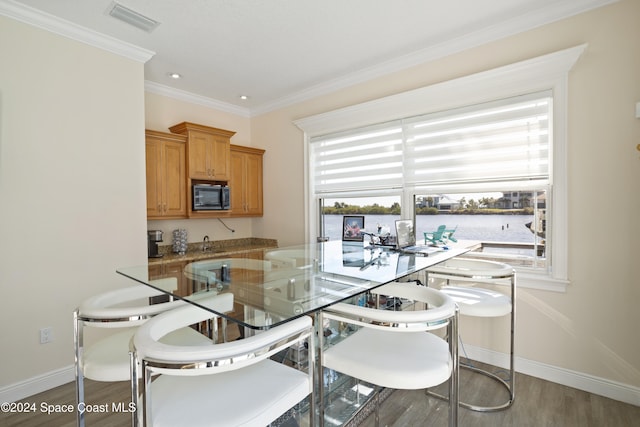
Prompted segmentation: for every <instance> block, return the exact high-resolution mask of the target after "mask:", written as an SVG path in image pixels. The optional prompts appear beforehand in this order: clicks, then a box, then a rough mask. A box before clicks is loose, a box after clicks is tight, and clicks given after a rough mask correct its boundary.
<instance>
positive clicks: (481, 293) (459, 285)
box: [426, 258, 516, 412]
mask: <svg viewBox="0 0 640 427" xmlns="http://www.w3.org/2000/svg"><path fill="white" fill-rule="evenodd" d="M426 273H427V277H428V280H427V283H429V284H431V283H430V281H432V279H437V278H440V279H443V280H445V281H446V283H445V285H443V286H442V287H441V289H440V290H441V291H442V292H444V293H446V294H447V295H449V296H451V298H453V300H454V301H455V302H456V303H457V304H458V307H459V309H460V315H461V316H471V317H502V316H505V315H507V314H511V331H510V351H509V367H508V375H509V377H508V379H507V380H506V381H505V380H504V379H503V378H501V377H500V376H498V375H497V374H496V373H494V372H490V371H487V370H486V369H481V368H479V367H477V366H473V365H471V364H467V363H461V367H462V368H465V369H469V370H472V371H474V372H477V373H480V374H482V375H485V376H487V377H489V378H492V379H493V380H495V381H497V382H498V383H500V384H502V385H503V386H504V387H505V388H506V390H507V392H508V393H509V397H508V399H507V400H506V401H505V402H504V403H502V404H499V405H495V406H481V405H474V404H471V403H468V402H463V401H461V402H460V405H461V406H463V407H465V408H468V409H471V410H474V411H480V412H490V411H498V410H502V409H506V408H508V407H510V406H511V405H512V404H513V401H514V399H515V385H514V381H515V370H514V366H513V361H514V331H515V312H516V309H515V301H516V288H515V285H516V273H515V270H514V269H513V267H511V266H510V265H507V264H504V263H500V262H494V261H485V260H476V259H467V258H452V259H450V260H447V261H445V262H443V263H441V264H436V265H435V266H433V267H430V268H428V269H427V270H426ZM452 282H456V286H454V285H451V283H452ZM483 284H485V285H486V284H508V285H510V287H511V297H509V296H507V295H504V294H502V293H500V292H496V291H493V290H490V289H485V288H482V287H481V286H482V285H483ZM429 394H431V395H434V396H437V397H441V398H444V396H441V395H438V394H436V393H433V392H430V393H429Z"/></svg>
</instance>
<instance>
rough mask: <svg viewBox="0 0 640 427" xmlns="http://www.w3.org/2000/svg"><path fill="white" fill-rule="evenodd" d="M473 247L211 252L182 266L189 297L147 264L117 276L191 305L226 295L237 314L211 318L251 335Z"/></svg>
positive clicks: (346, 245)
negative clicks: (424, 250) (408, 251)
mask: <svg viewBox="0 0 640 427" xmlns="http://www.w3.org/2000/svg"><path fill="white" fill-rule="evenodd" d="M478 245H479V243H478V242H475V241H459V242H457V243H451V244H450V245H448V246H447V249H444V248H442V249H441V250H439V251H436V252H432V253H430V254H429V256H422V255H419V254H405V253H402V252H399V251H396V250H394V249H391V248H387V247H381V246H373V247H367V246H366V244H363V243H362V242H341V241H328V242H319V243H311V244H304V245H297V246H287V247H282V248H276V249H265V250H264V251H262V252H257V253H256V252H252V253H251V255H250V256H248V255H234V256H233V257H229V256H226V257H219V258H217V257H216V255H215V253H212V258H209V259H204V260H199V261H194V262H192V263H188V264H186V265H185V266H184V269H183V274H184V277H186V278H187V279H188V280H189V281H190V282H191V283H190V284H189V286H188V292H184V289H182V292H178V290H177V289H175V288H171V287H168V288H167V287H166V286H163V285H161V283H162V281H161V280H158V279H162V278H164V277H165V276H164V275H163V274H162V273H156V272H155V269H152V268H149V266H147V265H141V266H132V267H123V268H118V269H117V270H116V271H117V273H119V274H121V275H123V276H125V277H128V278H130V279H132V280H134V281H136V282H138V283H142V284H144V285H147V286H151V287H153V288H156V289H158V290H159V291H161V292H163V293H166V294H167V295H169V296H171V297H173V298H175V299H182V300H185V301H187V302H190V303H191V304H194V305H198V299H200V298H201V297H202V295H203V294H205V293H208V294H209V295H211V293H214V294H215V293H232V294H233V296H234V303H235V304H236V305H238V306H240V308H241V309H238V310H234V311H232V312H227V313H215V312H214V314H216V315H218V316H220V317H221V318H223V319H226V320H227V321H231V322H234V323H237V324H238V325H240V326H242V327H245V328H247V329H250V330H263V329H268V328H271V327H274V326H277V325H279V324H282V323H284V322H287V321H290V320H293V319H295V318H297V317H300V316H304V315H309V314H314V313H316V312H318V311H319V310H322V309H323V308H326V307H328V306H330V305H332V304H335V303H337V302H341V301H345V300H348V299H349V298H352V297H355V296H358V295H363V294H365V293H366V292H367V291H370V290H372V289H374V288H376V287H378V286H381V285H384V284H386V283H389V282H392V281H394V280H399V279H402V278H404V277H407V276H410V275H412V274H416V273H420V272H421V271H422V270H424V269H426V268H428V267H431V266H433V265H435V264H438V263H440V262H443V261H446V260H447V259H450V258H453V257H456V256H458V255H461V254H464V253H466V252H468V251H470V250H472V249H474V248H476V247H478ZM200 307H201V308H203V309H205V310H210V309H209V308H207V307H206V306H204V305H203V306H200Z"/></svg>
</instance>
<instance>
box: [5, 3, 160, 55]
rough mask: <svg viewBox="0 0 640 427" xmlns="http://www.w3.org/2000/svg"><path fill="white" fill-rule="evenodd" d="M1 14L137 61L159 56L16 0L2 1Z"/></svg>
mask: <svg viewBox="0 0 640 427" xmlns="http://www.w3.org/2000/svg"><path fill="white" fill-rule="evenodd" d="M0 15H4V16H6V17H8V18H12V19H15V20H17V21H20V22H23V23H25V24H29V25H32V26H34V27H38V28H40V29H43V30H46V31H49V32H52V33H55V34H58V35H60V36H63V37H67V38H69V39H72V40H75V41H78V42H81V43H85V44H88V45H90V46H93V47H97V48H99V49H103V50H106V51H108V52H111V53H115V54H116V55H120V56H123V57H125V58H128V59H132V60H134V61H138V62H142V63H145V62H147V61H148V60H149V59H151V58H152V57H153V56H154V55H155V52H153V51H151V50H148V49H144V48H141V47H139V46H135V45H133V44H131V43H127V42H124V41H122V40H118V39H116V38H114V37H111V36H107V35H105V34H101V33H98V32H97V31H93V30H90V29H88V28H85V27H82V26H80V25H77V24H74V23H73V22H70V21H67V20H64V19H60V18H58V17H56V16H53V15H51V14H48V13H46V12H43V11H41V10H38V9H34V8H32V7H30V6H26V5H24V4H22V3H18V2H15V1H13V0H0Z"/></svg>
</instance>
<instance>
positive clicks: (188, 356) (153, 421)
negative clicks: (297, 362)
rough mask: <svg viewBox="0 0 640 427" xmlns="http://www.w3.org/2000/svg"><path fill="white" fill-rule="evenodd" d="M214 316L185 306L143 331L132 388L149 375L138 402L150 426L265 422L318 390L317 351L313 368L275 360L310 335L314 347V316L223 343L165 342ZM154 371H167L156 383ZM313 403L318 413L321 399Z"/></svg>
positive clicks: (222, 298) (216, 300)
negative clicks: (315, 381) (315, 379)
mask: <svg viewBox="0 0 640 427" xmlns="http://www.w3.org/2000/svg"><path fill="white" fill-rule="evenodd" d="M229 296H230V295H229V294H221V295H218V296H214V297H212V298H210V299H208V300H207V301H206V302H203V301H200V302H199V304H201V305H205V304H206V305H207V306H209V307H210V308H213V309H214V310H224V306H225V305H228V304H230V303H232V302H233V301H232V300H230V299H229V298H228V297H229ZM221 306H222V308H221ZM212 316H213V314H212V313H211V312H209V311H206V310H203V309H201V308H199V307H195V306H188V307H181V308H178V309H176V310H172V311H170V312H167V313H163V314H161V315H159V316H156V317H154V318H153V319H151V320H150V321H149V322H147V323H145V324H144V325H143V326H141V327H140V329H139V330H138V331H137V332H136V334H135V336H134V339H133V353H132V363H131V367H132V375H131V378H132V389H135V388H136V387H137V384H138V381H139V380H141V385H142V390H141V393H137V392H136V396H139V395H140V400H139V401H138V403H137V405H136V407H137V408H138V410H141V412H142V414H141V419H142V420H143V421H144V425H145V426H155V427H159V426H168V427H175V426H178V425H183V426H190V427H197V426H212V425H215V426H251V427H254V426H265V425H267V424H270V423H271V422H273V421H274V420H276V419H278V417H280V416H282V415H283V414H285V413H287V412H288V411H289V410H290V409H291V408H293V407H294V406H295V405H297V404H298V403H300V402H301V401H302V400H304V399H305V398H306V397H307V396H309V395H310V394H312V390H313V380H312V379H313V355H312V354H311V355H310V357H309V358H308V367H307V369H308V371H307V372H303V371H300V370H298V369H296V368H295V367H291V366H287V365H285V364H283V363H278V362H276V361H274V360H271V359H270V357H271V356H273V355H275V354H276V353H279V352H280V351H283V350H285V349H287V348H288V347H290V346H292V345H294V344H296V345H300V344H301V343H302V342H303V340H305V339H309V340H310V348H313V343H314V341H313V328H312V322H311V318H310V317H308V316H303V317H300V318H297V319H295V320H292V321H290V322H287V323H284V324H282V325H279V326H277V327H274V328H272V329H268V330H266V331H263V332H261V333H259V334H256V335H254V336H251V337H248V338H245V339H241V340H237V341H232V342H228V343H222V344H215V345H212V344H209V345H201V346H197V347H184V346H176V345H169V344H164V343H161V342H159V340H160V339H161V338H162V337H164V336H166V335H167V334H169V333H171V332H173V331H174V330H176V329H177V328H181V327H184V326H187V325H190V324H193V323H197V322H201V321H204V320H206V319H208V318H210V317H212ZM138 366H139V371H138ZM153 374H159V375H158V376H157V377H156V378H155V379H154V381H153V382H152V381H151V375H153ZM310 405H311V409H310V410H309V414H313V413H314V407H313V398H311V399H310ZM310 422H311V423H313V417H310Z"/></svg>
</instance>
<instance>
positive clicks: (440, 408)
mask: <svg viewBox="0 0 640 427" xmlns="http://www.w3.org/2000/svg"><path fill="white" fill-rule="evenodd" d="M460 394H461V399H463V400H464V399H467V400H469V399H474V400H473V401H474V403H492V402H491V401H492V400H493V401H494V402H493V403H495V402H497V400H500V399H502V398H504V397H505V396H506V393H505V392H503V391H502V389H500V388H499V387H498V386H497V384H496V383H494V382H493V381H491V380H489V379H486V378H485V377H482V376H479V375H472V374H469V373H468V371H464V370H463V371H462V372H461V379H460ZM86 396H87V398H86V400H87V402H90V403H92V404H94V405H106V408H108V412H106V413H97V414H96V413H88V414H87V415H86V420H87V426H88V427H120V426H129V425H131V418H130V414H128V413H126V412H118V411H119V410H121V409H122V407H126V405H128V402H129V401H130V396H129V384H128V383H126V382H123V383H98V382H94V381H86ZM22 403H29V404H31V405H34V406H35V411H34V412H32V413H19V414H18V413H0V426H2V427H13V426H16V427H17V426H19V427H34V426H51V427H73V426H75V425H76V424H75V414H74V413H64V412H62V410H63V409H65V407H64V406H63V405H71V407H72V408H73V407H75V385H74V383H69V384H66V385H63V386H60V387H57V388H55V389H52V390H49V391H47V392H44V393H41V394H38V395H35V396H32V397H30V398H27V399H25V400H23V401H22ZM248 404H250V403H249V402H248ZM54 405H60V406H57V407H56V406H54ZM31 408H33V406H31ZM45 408H51V409H52V411H53V412H52V413H51V414H47V413H46V412H45ZM104 408H105V406H101V407H98V409H104ZM380 418H381V420H380V425H381V426H396V427H400V426H410V427H414V426H424V427H427V426H434V427H435V426H437V427H446V426H447V425H448V409H447V402H444V401H441V400H438V399H435V398H432V397H428V396H426V395H425V393H424V391H423V390H419V391H400V390H397V391H394V392H393V393H392V394H391V395H390V397H389V398H387V399H386V400H385V401H384V402H383V403H382V405H381V407H380ZM639 420H640V407H638V406H633V405H628V404H625V403H621V402H618V401H615V400H611V399H607V398H605V397H600V396H596V395H593V394H590V393H586V392H583V391H579V390H576V389H572V388H569V387H565V386H562V385H558V384H554V383H551V382H548V381H543V380H540V379H537V378H533V377H530V376H527V375H521V374H517V376H516V400H515V403H514V404H513V406H512V407H511V408H509V409H507V410H505V411H500V412H495V413H477V412H472V411H469V410H466V409H463V408H460V411H459V423H458V425H459V426H461V427H496V426H500V427H510V426H512V427H543V426H544V427H574V426H575V427H630V426H635V425H639V423H640V421H639ZM211 425H212V427H221V426H217V425H216V424H215V417H212V424H211ZM360 425H361V426H363V427H372V426H374V417H373V415H371V416H369V417H367V418H366V419H364V421H363V422H362V423H361V424H360ZM176 427H178V426H176Z"/></svg>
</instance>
